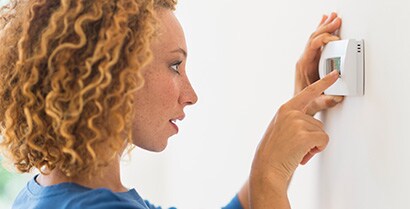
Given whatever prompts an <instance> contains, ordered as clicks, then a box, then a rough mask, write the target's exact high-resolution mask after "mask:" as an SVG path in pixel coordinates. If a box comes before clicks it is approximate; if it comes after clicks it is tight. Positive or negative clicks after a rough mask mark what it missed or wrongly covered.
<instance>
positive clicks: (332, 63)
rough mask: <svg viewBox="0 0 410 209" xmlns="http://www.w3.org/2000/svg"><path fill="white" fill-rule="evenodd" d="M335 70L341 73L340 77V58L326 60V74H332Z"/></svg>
mask: <svg viewBox="0 0 410 209" xmlns="http://www.w3.org/2000/svg"><path fill="white" fill-rule="evenodd" d="M333 70H337V71H339V76H340V57H333V58H328V59H327V60H326V74H329V73H331V72H332V71H333Z"/></svg>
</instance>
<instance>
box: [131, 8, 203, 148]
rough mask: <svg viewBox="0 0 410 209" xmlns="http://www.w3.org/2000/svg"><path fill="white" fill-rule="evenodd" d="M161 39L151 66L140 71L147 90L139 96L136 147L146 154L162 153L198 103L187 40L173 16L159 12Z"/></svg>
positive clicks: (154, 50)
mask: <svg viewBox="0 0 410 209" xmlns="http://www.w3.org/2000/svg"><path fill="white" fill-rule="evenodd" d="M157 13H158V16H159V17H158V18H159V20H160V29H159V35H158V36H157V37H156V38H155V40H154V41H153V43H152V45H151V50H152V52H153V56H154V57H153V60H152V62H151V63H150V64H149V65H147V66H146V67H144V68H143V69H141V73H142V75H143V77H144V79H145V84H144V86H143V87H142V88H141V89H140V90H139V91H138V92H137V93H136V102H135V112H136V114H135V116H134V121H133V132H132V134H133V143H134V144H135V145H136V146H138V147H141V148H143V149H146V150H150V151H156V152H159V151H162V150H164V149H165V147H166V146H167V143H168V138H169V137H170V136H172V135H174V134H177V133H178V127H177V125H176V123H175V122H176V121H177V120H182V119H183V118H184V117H185V114H184V111H183V109H184V107H185V106H187V105H192V104H195V103H196V101H197V100H198V98H197V95H196V94H195V91H194V90H193V88H192V86H191V84H190V82H189V80H188V77H187V75H186V72H185V64H186V58H187V57H186V55H187V54H186V52H187V47H186V43H185V36H184V33H183V30H182V27H181V25H180V24H179V22H178V20H177V18H176V17H175V16H174V14H173V12H172V11H170V10H167V9H159V10H157Z"/></svg>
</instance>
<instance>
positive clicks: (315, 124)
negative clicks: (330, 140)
mask: <svg viewBox="0 0 410 209" xmlns="http://www.w3.org/2000/svg"><path fill="white" fill-rule="evenodd" d="M302 120H304V121H305V122H307V123H308V124H309V126H308V127H307V130H308V131H312V132H316V131H324V128H325V127H324V125H323V123H322V121H320V120H318V119H316V118H313V117H312V116H310V115H303V116H302Z"/></svg>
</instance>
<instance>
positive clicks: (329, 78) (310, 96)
mask: <svg viewBox="0 0 410 209" xmlns="http://www.w3.org/2000/svg"><path fill="white" fill-rule="evenodd" d="M338 78H339V73H338V71H337V70H334V71H333V72H331V73H329V74H327V75H326V76H325V77H324V78H322V79H320V80H318V81H316V82H315V83H313V84H311V85H309V86H307V87H306V88H305V89H303V91H301V92H300V93H299V94H298V95H296V96H295V97H293V98H292V99H291V100H289V101H288V102H287V103H286V104H285V107H286V108H290V109H293V110H300V111H304V112H305V113H306V110H307V105H308V104H310V103H311V102H312V101H313V100H314V99H316V98H317V97H319V96H320V95H321V94H322V93H323V92H324V91H325V90H326V89H327V88H329V87H330V86H331V85H332V84H334V83H335V82H336V80H337V79H338Z"/></svg>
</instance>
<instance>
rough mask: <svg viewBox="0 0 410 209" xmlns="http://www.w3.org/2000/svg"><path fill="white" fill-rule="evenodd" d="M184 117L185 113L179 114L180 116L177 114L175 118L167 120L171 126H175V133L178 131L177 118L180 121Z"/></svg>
mask: <svg viewBox="0 0 410 209" xmlns="http://www.w3.org/2000/svg"><path fill="white" fill-rule="evenodd" d="M184 118H185V115H181V116H178V117H176V118H173V119H171V120H169V122H170V123H171V125H172V126H173V127H174V128H175V130H176V131H177V133H178V131H179V129H178V126H177V120H179V121H182V120H183V119H184Z"/></svg>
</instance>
